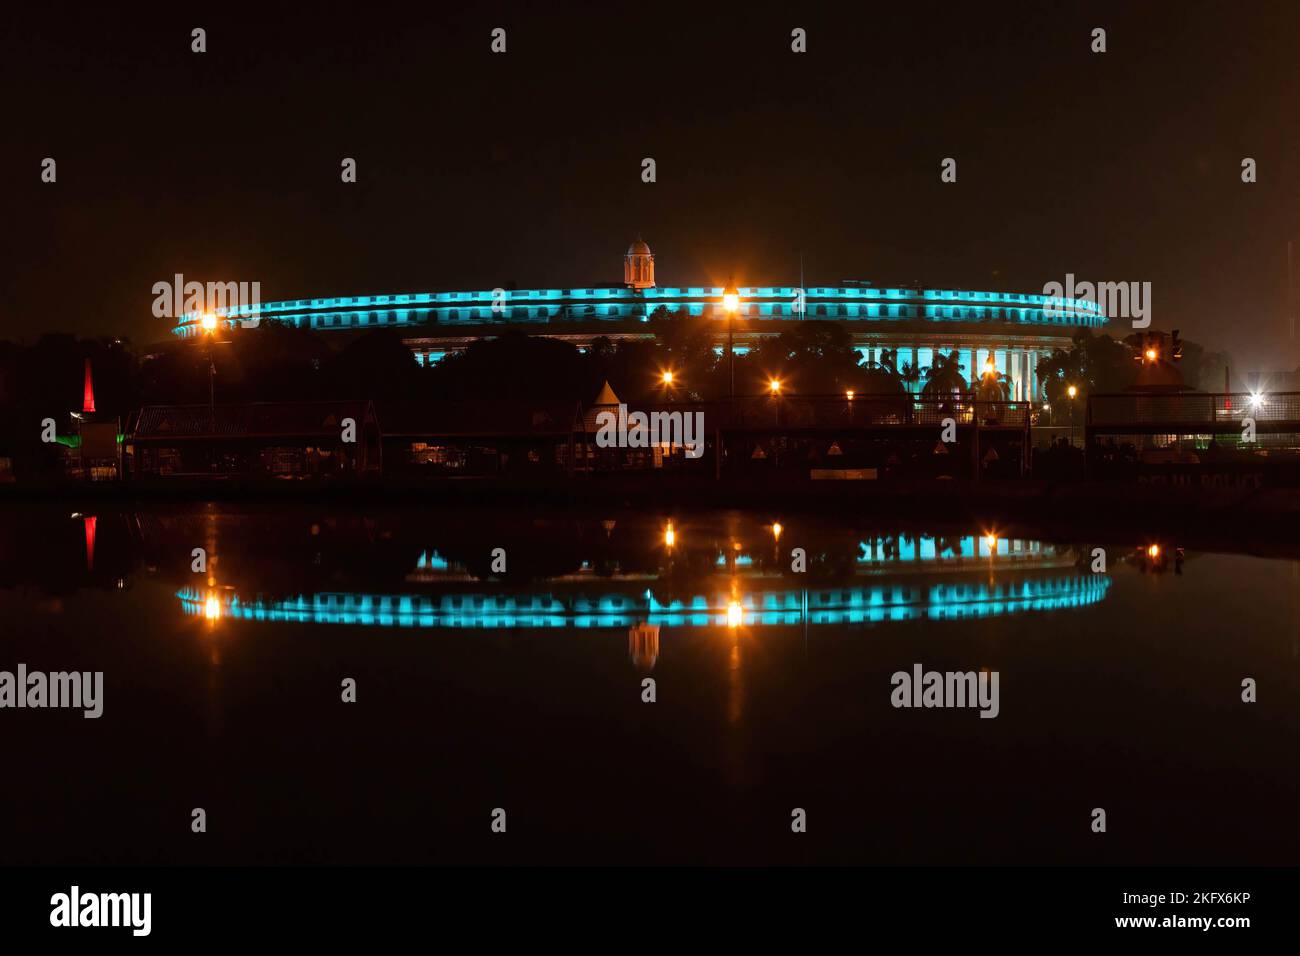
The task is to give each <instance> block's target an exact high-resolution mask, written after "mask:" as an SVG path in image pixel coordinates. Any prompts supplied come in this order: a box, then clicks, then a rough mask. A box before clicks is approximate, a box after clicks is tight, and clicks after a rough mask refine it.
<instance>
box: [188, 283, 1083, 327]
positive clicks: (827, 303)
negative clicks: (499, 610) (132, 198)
mask: <svg viewBox="0 0 1300 956" xmlns="http://www.w3.org/2000/svg"><path fill="white" fill-rule="evenodd" d="M739 291H740V296H741V316H742V317H743V318H759V319H772V318H774V319H781V318H786V319H790V318H799V317H800V316H799V315H798V314H797V313H796V311H795V293H796V290H795V289H794V288H793V287H787V286H754V287H750V288H745V289H741V290H739ZM722 292H723V290H722V289H720V288H713V287H708V288H706V287H691V288H651V289H641V290H637V289H632V288H628V287H623V286H616V287H611V288H603V289H594V288H593V289H511V290H505V291H504V292H502V293H501V294H500V295H499V297H498V293H497V292H496V290H491V289H489V290H486V291H483V290H480V291H468V292H413V293H398V294H394V295H363V296H339V297H335V298H324V299H291V300H286V301H282V302H266V303H263V304H261V305H260V306H257V307H252V306H244V307H241V308H236V309H230V310H227V311H226V312H224V313H223V314H222V317H223V319H226V320H228V321H226V322H225V324H227V325H230V324H233V322H234V321H235V320H238V319H246V318H248V317H251V316H253V315H258V316H260V317H264V318H270V319H275V320H276V321H281V322H285V323H288V324H292V325H294V326H297V327H304V326H305V327H309V328H313V329H353V328H366V327H372V326H374V327H377V326H405V325H426V324H429V323H436V324H438V325H463V326H476V325H486V326H491V325H493V324H505V323H509V324H517V323H521V322H522V323H541V324H548V323H551V322H557V323H564V322H583V321H596V320H599V321H627V320H633V319H641V320H643V319H645V318H646V317H648V316H649V315H650V313H652V312H654V310H655V309H657V308H659V307H660V306H663V307H666V308H667V309H669V310H670V311H677V310H678V309H681V308H686V309H688V310H689V311H690V312H691V314H692V315H715V314H716V315H719V316H720V315H721V300H722ZM1050 301H1051V303H1052V304H1053V312H1054V313H1056V314H1054V315H1049V314H1048V312H1047V309H1046V308H1045V307H1046V306H1047V305H1048V304H1049V298H1048V297H1047V296H1044V295H1029V294H1023V293H1014V292H965V291H957V290H943V289H874V288H868V287H866V286H853V287H848V288H825V287H818V288H812V289H808V290H806V296H805V306H806V309H805V312H804V314H803V316H802V317H803V318H809V319H821V318H827V319H844V320H849V321H884V322H888V321H908V320H918V319H919V320H924V321H931V322H1000V323H1006V324H1010V325H1047V326H1057V327H1070V328H1073V327H1079V326H1086V327H1093V328H1096V327H1100V326H1102V325H1104V324H1105V323H1106V321H1107V319H1106V316H1105V314H1104V313H1103V312H1102V311H1101V309H1100V307H1099V306H1098V305H1097V304H1096V303H1093V302H1089V301H1087V300H1084V299H1052V300H1050ZM494 305H496V306H497V307H498V310H497V311H493V306H494ZM198 322H199V315H198V313H195V312H187V313H186V314H185V315H183V316H181V318H180V320H179V323H178V324H177V326H176V327H175V328H174V329H173V330H172V332H173V334H175V335H178V336H181V337H189V336H195V335H198V334H200V332H201V328H200V326H199V324H198Z"/></svg>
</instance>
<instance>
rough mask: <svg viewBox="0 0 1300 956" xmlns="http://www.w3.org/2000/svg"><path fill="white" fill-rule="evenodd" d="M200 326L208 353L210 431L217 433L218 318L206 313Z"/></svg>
mask: <svg viewBox="0 0 1300 956" xmlns="http://www.w3.org/2000/svg"><path fill="white" fill-rule="evenodd" d="M200 324H201V325H202V327H203V341H204V342H205V343H206V345H207V351H208V430H209V431H212V432H215V431H216V429H217V390H216V389H217V387H216V384H215V381H214V379H215V378H216V374H217V369H216V366H215V365H214V364H213V362H212V338H213V336H214V335H216V332H217V317H216V315H214V314H213V313H211V312H204V313H203V318H202V319H201V320H200Z"/></svg>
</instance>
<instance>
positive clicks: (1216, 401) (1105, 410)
mask: <svg viewBox="0 0 1300 956" xmlns="http://www.w3.org/2000/svg"><path fill="white" fill-rule="evenodd" d="M1247 418H1250V419H1254V421H1255V422H1256V424H1260V423H1288V422H1295V423H1297V426H1298V427H1300V392H1278V393H1275V394H1258V395H1256V394H1252V393H1250V392H1227V393H1223V392H1219V393H1211V392H1180V393H1177V394H1169V395H1147V394H1124V395H1092V396H1090V397H1089V398H1088V417H1087V421H1088V426H1089V428H1091V429H1094V430H1095V429H1102V428H1107V427H1143V426H1159V425H1169V426H1180V427H1194V426H1196V425H1205V426H1207V427H1211V428H1215V427H1217V428H1222V427H1224V426H1236V427H1240V424H1241V422H1242V420H1243V419H1247Z"/></svg>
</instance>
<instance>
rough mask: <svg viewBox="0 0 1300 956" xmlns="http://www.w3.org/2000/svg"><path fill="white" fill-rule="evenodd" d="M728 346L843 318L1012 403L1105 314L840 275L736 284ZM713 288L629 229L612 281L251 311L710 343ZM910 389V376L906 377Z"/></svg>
mask: <svg viewBox="0 0 1300 956" xmlns="http://www.w3.org/2000/svg"><path fill="white" fill-rule="evenodd" d="M737 291H738V292H739V298H740V304H739V309H738V313H737V315H736V316H735V327H734V335H735V342H736V351H737V352H742V351H747V350H748V349H749V348H750V347H752V346H753V345H754V344H755V343H756V342H757V341H758V340H759V339H762V338H763V337H766V336H775V335H778V334H780V332H781V331H782V330H783V329H784V328H788V327H789V325H790V324H791V323H794V322H799V321H803V320H805V319H814V320H822V321H834V322H843V323H844V324H845V325H846V327H847V328H848V329H849V331H850V334H851V335H852V338H853V342H854V345H855V346H856V347H857V348H858V350H859V351H860V352H861V353H862V356H863V359H864V360H865V361H878V360H879V359H880V356H881V352H882V351H883V350H888V351H892V352H894V355H895V362H896V363H897V365H898V366H899V367H900V368H901V367H902V366H904V365H908V366H910V367H911V368H912V369H916V370H923V369H925V368H928V367H929V366H930V365H931V364H932V363H933V362H934V359H935V355H936V353H944V354H946V353H949V352H952V351H957V352H958V353H959V357H960V363H961V365H962V366H963V373H964V374H965V375H966V376H967V377H968V378H972V377H974V376H976V375H978V374H979V373H981V372H982V371H983V370H984V369H986V368H987V367H988V365H989V364H990V363H991V364H992V365H993V367H994V368H996V370H997V371H998V372H999V373H1001V374H1002V375H1003V376H1004V377H1005V380H1006V383H1007V387H1008V391H1009V397H1010V398H1011V399H1012V400H1014V401H1029V400H1037V399H1039V398H1040V397H1041V394H1042V393H1041V387H1040V383H1039V382H1038V378H1037V373H1036V370H1035V369H1036V366H1037V364H1038V361H1039V359H1041V358H1043V357H1044V356H1046V355H1048V354H1050V353H1051V352H1052V351H1053V350H1054V349H1057V348H1068V347H1069V344H1070V339H1071V336H1072V335H1073V334H1074V332H1075V331H1076V330H1078V329H1081V328H1100V327H1101V326H1103V325H1104V324H1105V322H1106V316H1105V313H1104V312H1103V311H1102V310H1101V309H1100V308H1099V307H1098V306H1097V305H1096V304H1095V303H1092V302H1089V301H1086V300H1082V299H1067V300H1054V301H1049V299H1048V298H1047V297H1046V296H1044V295H1038V294H1028V293H1015V292H970V291H965V290H955V289H922V288H882V287H877V286H873V285H871V284H869V283H866V282H856V281H846V282H843V283H841V284H840V285H838V286H833V287H830V286H818V287H813V288H807V289H800V288H798V287H795V286H747V287H741V288H739V289H738V290H737ZM723 293H724V290H723V289H722V288H716V287H705V286H697V287H685V288H677V287H661V286H658V285H657V284H656V281H655V257H654V254H653V253H652V252H651V251H650V247H649V246H648V245H646V243H645V242H643V241H641V240H640V239H638V240H637V241H636V242H634V243H633V244H632V245H631V246H630V247H629V248H628V250H627V253H626V255H625V256H624V259H623V282H621V283H611V284H603V285H602V284H593V285H590V286H588V287H586V288H572V287H571V288H561V289H487V290H479V291H466V292H409V293H396V294H392V295H366V296H339V297H330V298H317V299H294V300H289V301H283V302H267V303H262V304H261V305H260V306H259V307H258V312H257V313H256V314H258V315H259V316H260V317H261V318H262V319H263V320H271V321H278V322H284V323H288V324H292V325H294V326H296V327H300V328H303V327H305V328H311V329H314V330H319V331H330V332H334V331H337V332H347V331H357V330H370V329H375V328H381V327H397V328H399V329H401V330H402V331H403V333H404V334H405V336H406V342H407V344H408V345H409V346H410V348H411V350H412V351H413V352H414V353H415V355H416V358H417V360H418V361H419V362H421V364H432V363H434V362H437V361H439V360H440V359H442V358H443V356H445V355H446V354H447V353H448V352H453V351H458V350H461V349H464V348H465V347H466V346H467V345H469V343H471V342H473V341H475V340H477V339H483V338H491V337H493V336H497V335H500V334H502V332H504V331H508V330H517V331H522V332H526V333H527V334H529V335H540V336H546V337H548V338H555V339H560V340H563V341H567V342H571V343H573V344H574V345H575V346H577V347H578V348H586V347H588V346H590V344H591V342H592V341H593V340H594V339H596V338H598V337H605V338H610V339H625V338H648V337H650V336H651V335H652V333H651V331H650V330H649V328H648V327H647V323H648V322H649V320H650V317H651V316H652V315H654V314H655V313H656V312H658V311H659V310H661V309H663V310H666V311H668V312H674V313H676V312H680V311H681V310H686V311H687V312H689V313H690V314H691V315H696V316H706V317H712V318H717V319H718V342H719V345H718V348H719V349H721V348H722V347H723V344H724V343H725V342H726V339H727V331H728V324H729V321H728V315H727V313H726V312H725V311H724V309H723ZM252 314H254V313H253V311H252V309H251V308H249V307H245V308H243V309H232V310H230V311H229V312H227V313H224V314H223V315H222V316H220V319H221V321H222V322H223V323H224V324H226V325H229V326H237V325H238V320H239V319H241V318H246V317H247V316H249V315H252ZM173 333H174V334H175V335H177V336H180V337H182V338H189V337H198V336H201V335H202V334H203V327H202V323H201V316H199V315H198V314H196V313H188V314H186V315H184V316H182V318H181V320H180V322H179V323H178V325H177V326H176V327H175V328H174V329H173ZM913 387H914V388H919V387H920V386H919V381H914V382H913Z"/></svg>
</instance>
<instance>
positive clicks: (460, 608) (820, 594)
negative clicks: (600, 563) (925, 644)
mask: <svg viewBox="0 0 1300 956" xmlns="http://www.w3.org/2000/svg"><path fill="white" fill-rule="evenodd" d="M1109 587H1110V579H1109V578H1107V577H1106V576H1104V575H1086V576H1080V575H1070V576H1066V577H1055V578H1040V579H1030V580H1024V581H1020V582H1015V583H1012V582H1008V583H995V584H989V583H987V582H969V583H968V582H951V583H939V584H932V585H929V586H924V585H918V584H911V583H909V584H893V583H882V584H875V585H867V586H861V587H852V588H838V589H836V588H832V589H817V590H809V591H807V592H806V595H807V605H806V607H807V609H806V611H805V605H804V596H805V592H804V591H794V590H786V591H751V592H748V593H745V594H743V595H742V596H741V597H739V598H738V599H737V601H738V603H739V604H740V605H741V607H742V608H743V609H744V611H743V620H744V624H745V626H747V627H773V626H785V625H792V624H801V623H803V622H804V620H805V615H806V619H807V621H808V622H809V623H810V624H868V623H879V622H883V621H913V620H931V621H944V620H962V619H967V618H985V617H999V616H1002V615H1005V614H1015V613H1019V612H1023V611H1050V610H1060V609H1065V608H1078V607H1085V606H1087V605H1090V604H1095V603H1097V602H1098V601H1100V600H1102V598H1104V597H1105V595H1106V591H1107V589H1108V588H1109ZM213 594H214V596H216V597H217V599H218V600H219V601H220V603H221V611H220V617H221V618H234V619H237V620H247V621H272V622H274V621H291V622H294V623H300V624H352V625H360V626H363V627H401V628H414V627H421V628H447V629H477V628H494V629H514V628H542V629H544V628H629V627H632V626H634V625H636V624H638V623H641V622H648V623H650V624H654V625H659V626H661V627H725V626H726V625H727V607H728V605H729V604H730V601H731V599H730V597H729V596H728V595H727V594H725V593H717V594H714V595H711V596H705V595H702V594H701V595H696V596H695V597H693V598H690V599H688V600H685V601H683V600H675V601H672V602H670V603H668V604H662V603H660V602H659V601H657V600H655V598H654V596H653V595H652V594H651V593H650V592H649V591H646V592H645V593H644V594H643V595H640V596H629V595H622V594H609V595H604V596H599V597H589V596H585V595H576V596H563V597H561V596H557V595H554V594H549V593H545V594H444V595H428V594H363V593H355V592H321V593H314V594H311V595H301V594H300V595H298V596H297V597H293V598H287V599H282V600H266V599H262V598H256V599H252V600H244V599H242V598H240V597H239V596H238V595H237V594H230V593H223V592H213ZM176 597H177V598H178V599H179V600H180V602H181V607H182V609H183V611H184V612H185V613H186V614H189V615H195V616H203V615H204V613H205V595H204V594H203V592H201V591H200V590H199V589H197V588H182V589H181V590H180V591H177V592H176Z"/></svg>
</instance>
